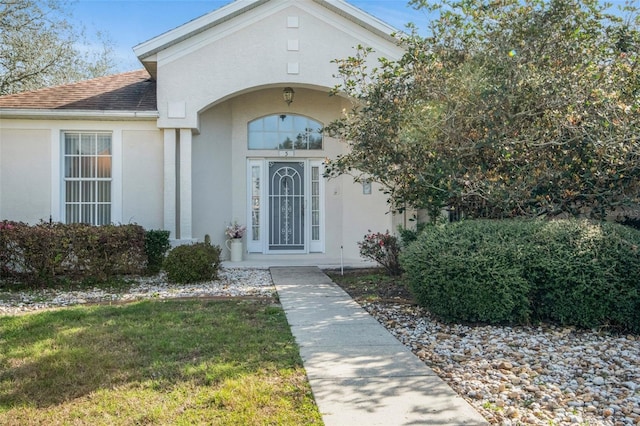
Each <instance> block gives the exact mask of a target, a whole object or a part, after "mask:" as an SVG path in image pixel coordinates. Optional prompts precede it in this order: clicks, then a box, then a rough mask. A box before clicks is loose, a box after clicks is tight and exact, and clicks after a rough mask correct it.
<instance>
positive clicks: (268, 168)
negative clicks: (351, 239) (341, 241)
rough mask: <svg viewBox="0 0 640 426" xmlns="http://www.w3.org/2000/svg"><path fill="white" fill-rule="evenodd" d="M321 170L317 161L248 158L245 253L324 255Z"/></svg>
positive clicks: (320, 164) (320, 165)
mask: <svg viewBox="0 0 640 426" xmlns="http://www.w3.org/2000/svg"><path fill="white" fill-rule="evenodd" d="M321 168H322V163H321V161H318V160H307V159H300V160H293V161H283V160H268V159H260V160H249V164H248V173H247V178H248V183H249V185H248V186H249V187H248V195H249V197H248V205H249V211H248V215H247V216H248V224H249V226H248V228H249V232H248V240H247V249H248V251H249V252H252V253H271V254H288V253H290V254H294V253H311V252H323V251H324V201H323V200H324V182H323V179H322V169H321ZM263 182H264V184H263Z"/></svg>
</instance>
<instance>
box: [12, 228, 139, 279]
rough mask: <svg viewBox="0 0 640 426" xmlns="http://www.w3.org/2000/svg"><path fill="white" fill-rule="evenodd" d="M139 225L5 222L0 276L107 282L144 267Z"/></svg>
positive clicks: (136, 271) (135, 272) (137, 271)
mask: <svg viewBox="0 0 640 426" xmlns="http://www.w3.org/2000/svg"><path fill="white" fill-rule="evenodd" d="M144 241H145V234H144V229H143V228H142V227H141V226H138V225H120V226H116V225H104V226H90V225H85V224H69V225H66V224H62V223H44V222H43V223H40V224H38V225H34V226H30V225H27V224H25V223H22V222H9V221H3V222H0V276H1V277H6V278H12V279H15V280H18V281H21V282H24V283H28V284H32V285H38V286H40V287H45V286H49V285H54V284H55V283H56V282H57V281H58V280H60V279H61V278H63V277H64V278H71V279H75V280H80V281H82V280H85V279H89V278H90V279H93V280H96V279H97V280H106V279H108V278H109V277H111V276H114V275H127V274H138V273H141V272H142V271H143V270H144V266H145V264H146V261H147V256H146V254H145V251H144Z"/></svg>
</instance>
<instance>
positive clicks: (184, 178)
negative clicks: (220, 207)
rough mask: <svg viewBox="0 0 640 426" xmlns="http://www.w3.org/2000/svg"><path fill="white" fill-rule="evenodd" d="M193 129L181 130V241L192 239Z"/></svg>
mask: <svg viewBox="0 0 640 426" xmlns="http://www.w3.org/2000/svg"><path fill="white" fill-rule="evenodd" d="M191 145H192V136H191V129H180V239H181V240H191V239H192V222H193V215H192V211H191V210H192V206H193V205H192V202H191V176H192V172H191Z"/></svg>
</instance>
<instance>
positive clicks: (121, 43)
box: [70, 0, 640, 71]
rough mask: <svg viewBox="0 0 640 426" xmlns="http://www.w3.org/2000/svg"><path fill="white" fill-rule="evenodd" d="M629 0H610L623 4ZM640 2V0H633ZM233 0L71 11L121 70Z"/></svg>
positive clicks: (396, 1) (407, 17)
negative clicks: (147, 44)
mask: <svg viewBox="0 0 640 426" xmlns="http://www.w3.org/2000/svg"><path fill="white" fill-rule="evenodd" d="M624 1H625V0H610V1H609V2H610V3H613V4H623V3H624ZM631 1H632V2H640V0H631ZM231 2H232V0H76V2H75V3H74V4H73V9H72V10H71V11H70V12H71V14H72V16H73V18H74V19H75V20H76V21H77V22H78V24H79V25H80V26H82V27H84V28H85V29H86V31H87V34H88V35H91V34H95V33H96V32H98V31H101V32H103V33H105V34H107V35H108V37H109V38H110V39H111V40H112V41H113V43H114V48H115V54H116V62H117V67H118V69H117V71H128V70H134V69H139V68H141V65H140V63H139V62H138V60H137V58H136V56H135V55H134V53H133V46H135V45H137V44H139V43H142V42H144V41H147V40H150V39H151V38H153V37H155V36H158V35H160V34H162V33H164V32H166V31H169V30H171V29H173V28H176V27H178V26H180V25H182V24H184V23H186V22H189V21H190V20H192V19H195V18H198V17H200V16H202V15H205V14H207V13H209V12H211V11H213V10H216V9H219V8H220V7H222V6H224V5H226V4H229V3H231ZM349 3H351V4H353V5H354V6H357V7H359V8H360V9H362V10H364V11H366V12H368V13H370V14H371V15H373V16H375V17H377V18H378V19H381V20H383V21H385V22H386V23H388V24H390V25H392V26H393V27H395V28H397V29H400V30H402V29H404V28H405V25H406V24H407V23H408V22H412V23H414V24H416V25H417V26H418V27H419V28H426V26H427V25H426V23H427V20H428V16H427V14H426V12H424V11H422V10H415V9H413V8H411V7H409V6H408V5H407V3H408V0H349Z"/></svg>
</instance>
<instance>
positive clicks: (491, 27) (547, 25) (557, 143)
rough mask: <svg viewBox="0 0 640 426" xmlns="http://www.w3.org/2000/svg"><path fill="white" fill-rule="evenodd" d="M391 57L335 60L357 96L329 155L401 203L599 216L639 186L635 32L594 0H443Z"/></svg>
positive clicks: (336, 168) (420, 2) (633, 196)
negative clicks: (341, 146) (424, 31)
mask: <svg viewBox="0 0 640 426" xmlns="http://www.w3.org/2000/svg"><path fill="white" fill-rule="evenodd" d="M427 3H429V2H427V1H425V0H413V1H412V2H411V4H413V5H414V6H415V7H418V8H427V7H428V8H430V9H432V11H433V12H434V13H437V16H438V18H436V19H434V20H433V21H432V22H431V24H430V33H429V36H427V37H420V36H419V35H418V34H417V33H416V32H415V31H413V32H412V33H411V34H409V35H407V36H404V37H403V43H404V44H405V47H406V54H405V55H404V57H403V58H402V59H400V60H399V61H395V62H394V61H382V62H381V63H380V64H378V66H377V67H376V68H375V69H370V68H367V67H366V65H365V64H366V57H367V53H368V49H366V48H359V49H358V52H357V54H356V55H354V56H353V57H351V58H346V59H341V60H338V61H337V63H338V65H339V70H340V75H341V76H342V77H343V79H344V84H342V85H341V86H340V87H338V88H336V90H337V91H342V92H345V93H346V94H347V95H349V96H350V97H351V98H352V99H354V108H353V109H352V110H351V111H349V112H348V113H347V114H345V116H344V117H343V118H342V119H341V120H339V121H337V122H335V123H332V124H331V125H330V126H328V128H327V130H328V131H330V132H332V133H333V134H336V135H338V136H340V137H342V138H343V139H344V140H345V141H348V143H349V144H350V145H351V151H350V153H349V154H347V155H345V156H342V157H339V158H336V159H333V160H332V161H330V162H329V164H328V168H327V174H328V175H330V176H334V175H338V174H342V173H352V174H354V175H355V176H356V178H357V179H363V178H368V179H371V180H374V181H377V182H380V183H382V184H383V186H384V188H385V190H386V191H387V192H388V194H389V200H390V202H391V204H392V206H393V207H394V208H396V209H403V208H405V207H416V208H428V209H430V210H432V211H434V212H435V211H438V210H439V209H441V208H442V207H445V206H454V207H457V208H462V209H464V210H465V212H466V213H467V214H469V215H484V216H489V217H511V216H533V215H549V216H553V215H558V214H569V215H575V216H578V215H590V216H592V217H603V216H605V215H606V214H607V213H608V212H610V211H612V210H614V209H615V208H617V207H619V206H623V205H628V204H634V203H638V201H639V198H640V67H639V60H640V52H639V49H640V35H639V34H640V32H639V29H638V24H639V21H638V18H637V14H635V10H632V8H627V10H626V12H625V14H624V16H621V15H622V14H616V15H610V14H607V13H605V8H604V6H603V5H601V4H599V3H598V1H597V0H460V1H449V0H441V1H440V2H439V3H438V4H435V5H434V4H427Z"/></svg>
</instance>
